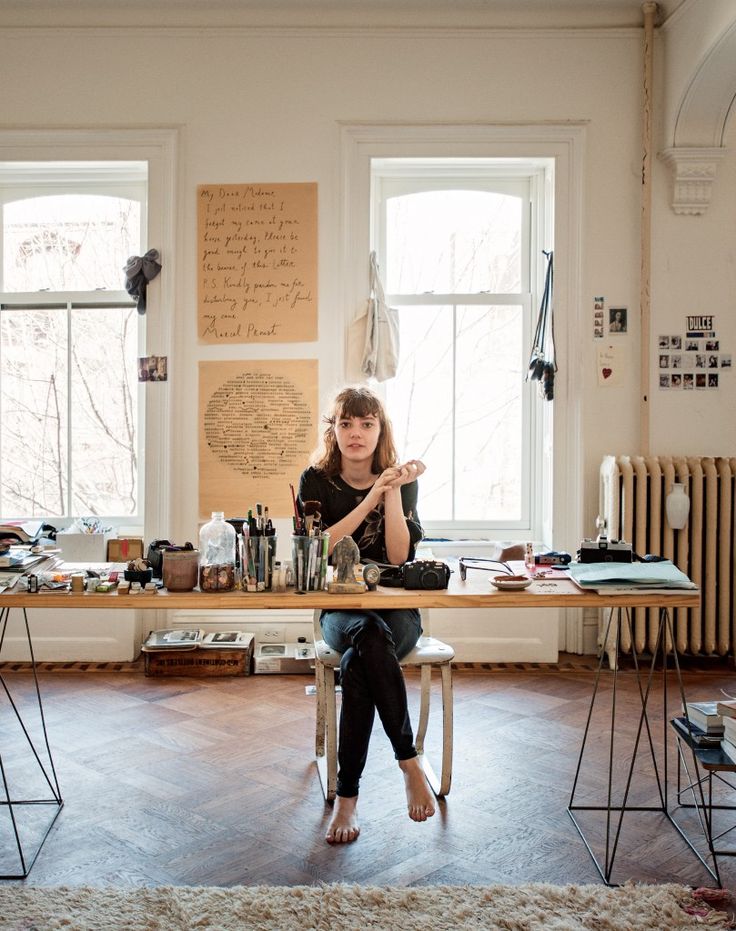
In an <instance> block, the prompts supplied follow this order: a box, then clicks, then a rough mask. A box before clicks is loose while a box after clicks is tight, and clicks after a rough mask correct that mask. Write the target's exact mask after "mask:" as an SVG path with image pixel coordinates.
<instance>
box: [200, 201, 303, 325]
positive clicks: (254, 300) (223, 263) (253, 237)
mask: <svg viewBox="0 0 736 931" xmlns="http://www.w3.org/2000/svg"><path fill="white" fill-rule="evenodd" d="M197 200H198V203H197V217H198V243H197V248H198V258H197V266H198V276H199V286H198V292H199V313H198V320H197V325H198V329H199V338H200V341H202V342H205V343H287V342H312V341H314V340H316V339H317V185H316V184H313V183H309V184H206V185H200V187H198V188H197Z"/></svg>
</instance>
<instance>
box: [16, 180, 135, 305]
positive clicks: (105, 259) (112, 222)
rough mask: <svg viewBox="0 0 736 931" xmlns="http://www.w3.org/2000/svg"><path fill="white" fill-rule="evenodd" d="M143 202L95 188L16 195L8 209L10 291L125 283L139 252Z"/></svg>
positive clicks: (90, 288)
mask: <svg viewBox="0 0 736 931" xmlns="http://www.w3.org/2000/svg"><path fill="white" fill-rule="evenodd" d="M140 211H141V206H140V204H139V203H138V202H137V201H134V200H127V199H125V198H120V197H107V196H98V195H92V194H55V195H51V196H46V197H33V198H28V199H26V200H17V201H12V202H11V203H8V204H6V205H5V207H4V209H3V236H4V252H3V280H4V290H5V291H42V290H48V291H94V290H97V289H105V290H108V291H120V290H122V289H123V286H124V281H125V275H124V272H123V268H124V267H125V263H126V261H127V259H128V257H129V256H131V255H138V254H139V246H140V223H141V213H140Z"/></svg>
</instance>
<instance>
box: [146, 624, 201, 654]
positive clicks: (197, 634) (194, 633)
mask: <svg viewBox="0 0 736 931" xmlns="http://www.w3.org/2000/svg"><path fill="white" fill-rule="evenodd" d="M203 637H204V631H203V630H200V629H199V628H198V627H197V628H192V629H190V630H182V629H181V628H179V629H170V628H169V629H166V630H152V631H151V633H150V634H149V635H148V637H147V639H146V642H145V643H144V644H143V647H142V649H143V652H144V653H149V652H157V651H158V650H195V649H196V648H197V647H198V646H201V645H202V638H203Z"/></svg>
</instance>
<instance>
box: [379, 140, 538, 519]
mask: <svg viewBox="0 0 736 931" xmlns="http://www.w3.org/2000/svg"><path fill="white" fill-rule="evenodd" d="M544 171H545V165H544V164H543V163H536V164H535V163H528V162H515V161H502V160H495V159H451V160H440V159H405V158H395V159H373V160H372V191H373V197H372V201H373V224H372V229H373V233H372V236H373V243H374V247H375V248H376V250H377V252H378V258H379V266H380V269H381V274H382V278H383V283H384V287H385V290H386V293H387V300H388V303H389V304H390V305H391V306H394V307H396V308H398V309H399V318H400V329H401V359H400V369H399V372H398V375H397V377H396V378H395V379H392V380H391V381H390V382H388V383H387V389H386V390H387V396H388V401H389V406H390V410H391V411H392V417H393V419H394V422H395V423H396V427H397V431H396V432H397V436H398V438H399V439H400V441H401V442H402V443H403V449H402V450H400V455H405V456H407V457H409V456H411V457H418V458H421V459H423V460H425V462H426V463H427V466H428V469H427V473H426V475H425V476H424V478H423V479H422V507H421V517H422V521H423V522H424V523H425V524H426V525H427V526H428V527H429V528H430V529H431V530H432V531H433V532H434V533H435V534H436V533H438V532H439V533H442V532H447V533H448V534H452V535H454V536H458V535H469V536H475V535H486V534H488V535H493V536H503V535H504V534H505V533H506V532H507V531H508V532H509V533H514V532H515V533H517V534H518V533H519V532H520V531H522V530H526V531H527V532H530V533H532V534H534V533H535V531H538V529H539V515H538V514H537V513H536V506H537V503H538V499H539V495H537V494H535V491H536V490H538V488H539V486H540V482H541V477H540V475H539V474H538V471H537V469H536V468H535V466H534V462H535V459H536V458H538V456H537V455H536V454H537V453H538V447H539V444H540V442H541V437H540V435H539V434H540V423H539V422H538V418H537V417H536V403H535V399H534V397H533V394H532V388H531V387H530V385H529V384H527V383H526V381H525V375H526V369H527V361H528V355H529V346H530V339H531V334H532V330H533V315H534V310H533V308H534V306H535V304H536V295H537V291H538V287H537V282H538V279H539V275H540V271H541V269H542V262H541V258H542V256H541V249H542V247H543V246H544V245H545V244H544V243H543V241H542V239H541V230H542V229H543V228H544V227H543V222H544V211H545V204H544V200H543V196H544V195H543V191H544V184H543V179H544Z"/></svg>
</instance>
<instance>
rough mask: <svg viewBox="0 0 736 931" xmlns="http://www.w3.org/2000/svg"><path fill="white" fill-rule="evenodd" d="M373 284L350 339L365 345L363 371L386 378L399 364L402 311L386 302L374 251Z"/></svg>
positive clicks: (362, 360)
mask: <svg viewBox="0 0 736 931" xmlns="http://www.w3.org/2000/svg"><path fill="white" fill-rule="evenodd" d="M370 286H371V290H370V297H369V298H368V300H367V302H366V309H365V312H364V313H363V314H361V316H360V317H358V318H357V319H356V320H354V321H353V323H352V324H351V326H350V341H351V343H353V344H355V343H358V342H360V343H361V344H362V357H361V363H360V371H361V373H362V374H363V375H366V376H367V377H368V378H375V380H376V381H386V380H387V379H389V378H393V377H394V376H395V375H396V372H397V370H398V367H399V313H398V311H397V310H396V308H395V307H389V306H388V305H387V304H386V298H385V295H384V291H383V285H382V284H381V279H380V277H379V275H378V261H377V259H376V253H375V252H371V254H370Z"/></svg>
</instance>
